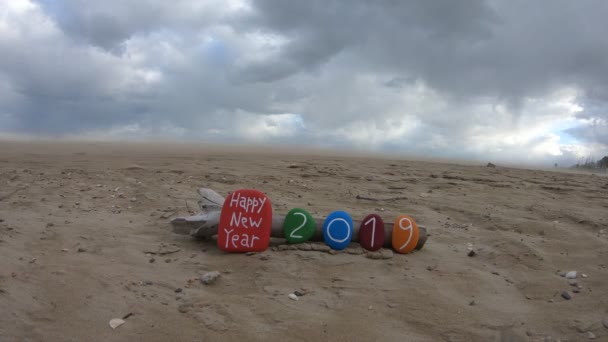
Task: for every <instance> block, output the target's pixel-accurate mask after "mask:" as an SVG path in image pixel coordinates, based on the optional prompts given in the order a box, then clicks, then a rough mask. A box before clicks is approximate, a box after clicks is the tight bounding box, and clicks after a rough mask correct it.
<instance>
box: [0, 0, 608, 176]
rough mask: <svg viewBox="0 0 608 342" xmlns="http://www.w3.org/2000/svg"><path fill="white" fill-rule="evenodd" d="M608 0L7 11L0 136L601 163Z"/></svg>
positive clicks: (39, 5)
mask: <svg viewBox="0 0 608 342" xmlns="http://www.w3.org/2000/svg"><path fill="white" fill-rule="evenodd" d="M606 18H608V2H606V1H601V0H593V1H591V0H590V1H587V0H579V1H569V0H551V1H529V0H508V1H507V0H503V1H497V0H460V1H452V0H434V1H425V0H411V1H407V0H404V1H388V0H387V1H383V0H378V1H356V0H342V1H333V0H307V1H295V0H294V1H286V0H264V1H255V0H252V1H247V0H208V1H188V0H173V1H166V0H149V1H143V0H137V1H135V0H133V1H123V0H105V1H87V0H64V1H59V0H37V1H35V0H0V138H40V137H42V138H61V139H91V140H152V139H164V140H176V141H188V142H198V141H200V142H203V143H205V142H213V143H230V144H280V145H281V146H294V147H322V148H334V149H348V150H355V151H365V152H378V153H390V154H398V155H399V154H402V155H420V156H430V157H438V158H451V159H457V158H463V159H470V160H484V161H485V160H487V161H495V162H512V163H526V164H539V165H553V163H559V164H560V165H571V164H574V163H576V162H577V161H579V160H581V158H587V157H591V158H595V159H600V158H602V157H603V156H604V155H608V39H606V32H608V24H607V23H608V20H607V19H606Z"/></svg>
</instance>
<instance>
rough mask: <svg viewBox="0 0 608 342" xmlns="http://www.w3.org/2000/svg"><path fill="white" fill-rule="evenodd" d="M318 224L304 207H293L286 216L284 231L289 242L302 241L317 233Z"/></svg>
mask: <svg viewBox="0 0 608 342" xmlns="http://www.w3.org/2000/svg"><path fill="white" fill-rule="evenodd" d="M315 230H316V225H315V221H314V219H313V218H312V216H311V215H310V214H309V213H308V212H307V211H306V210H304V209H300V208H293V209H291V210H290V211H289V212H288V213H287V216H285V222H283V233H284V234H285V239H286V240H287V242H288V243H302V242H305V241H308V240H310V238H312V236H313V235H314V234H315Z"/></svg>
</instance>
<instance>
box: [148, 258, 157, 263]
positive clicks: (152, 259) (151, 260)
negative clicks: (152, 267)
mask: <svg viewBox="0 0 608 342" xmlns="http://www.w3.org/2000/svg"><path fill="white" fill-rule="evenodd" d="M155 261H156V259H154V258H150V260H148V262H149V263H153V262H155Z"/></svg>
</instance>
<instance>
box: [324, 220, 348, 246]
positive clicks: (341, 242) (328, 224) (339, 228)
mask: <svg viewBox="0 0 608 342" xmlns="http://www.w3.org/2000/svg"><path fill="white" fill-rule="evenodd" d="M352 238H353V219H352V218H351V217H350V215H349V214H348V213H347V212H345V211H342V210H337V211H334V212H333V213H331V214H329V215H328V216H327V218H326V219H325V222H324V223H323V241H325V243H326V244H327V245H328V246H329V247H331V248H333V249H335V250H342V249H344V248H346V247H348V244H350V241H351V240H352Z"/></svg>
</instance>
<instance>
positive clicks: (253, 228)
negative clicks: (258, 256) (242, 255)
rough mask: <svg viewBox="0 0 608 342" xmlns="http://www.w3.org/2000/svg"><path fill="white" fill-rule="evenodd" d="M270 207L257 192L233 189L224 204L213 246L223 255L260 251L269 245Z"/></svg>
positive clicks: (268, 201)
mask: <svg viewBox="0 0 608 342" xmlns="http://www.w3.org/2000/svg"><path fill="white" fill-rule="evenodd" d="M271 227H272V206H271V204H270V200H269V199H268V197H266V195H264V194H263V193H262V192H260V191H257V190H250V189H245V190H237V191H235V192H233V193H232V194H230V195H229V196H228V197H227V198H226V200H225V201H224V205H223V206H222V212H221V214H220V222H219V226H218V232H217V246H218V247H219V248H220V249H221V250H223V251H226V252H261V251H263V250H265V249H266V248H268V244H269V243H270V229H271Z"/></svg>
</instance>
